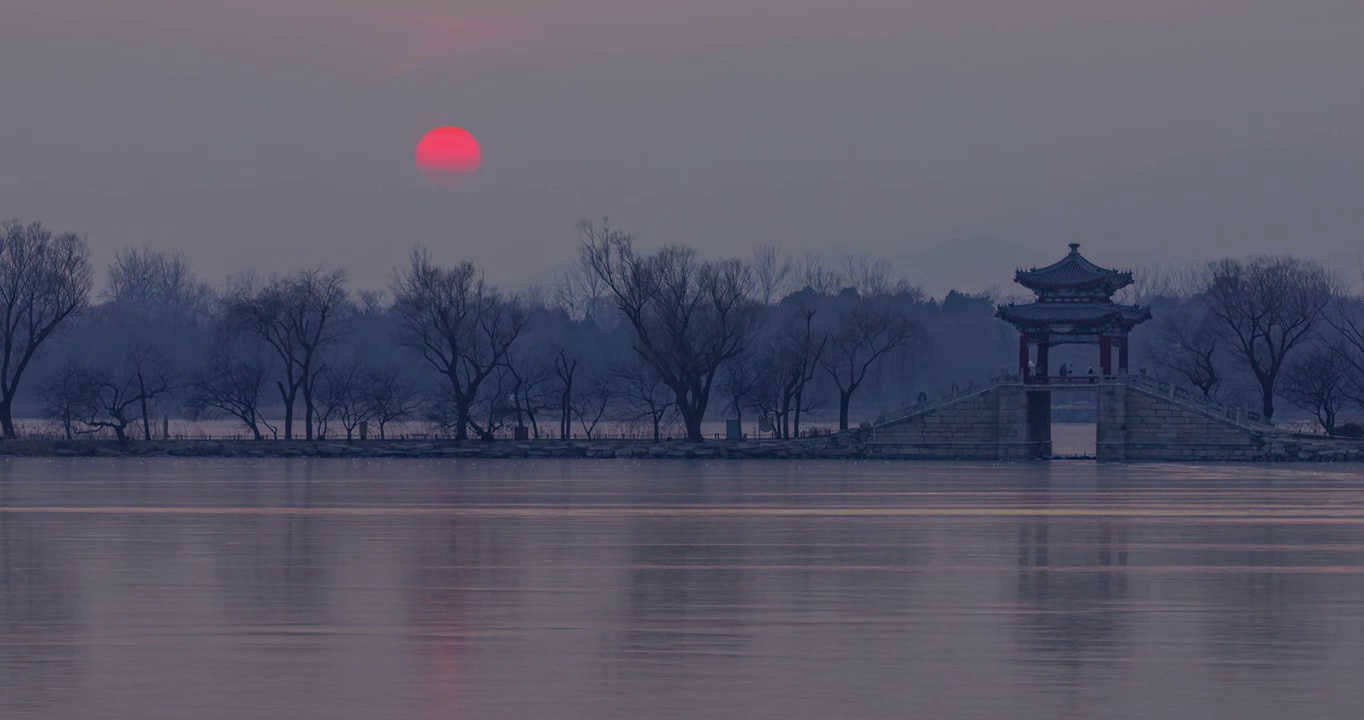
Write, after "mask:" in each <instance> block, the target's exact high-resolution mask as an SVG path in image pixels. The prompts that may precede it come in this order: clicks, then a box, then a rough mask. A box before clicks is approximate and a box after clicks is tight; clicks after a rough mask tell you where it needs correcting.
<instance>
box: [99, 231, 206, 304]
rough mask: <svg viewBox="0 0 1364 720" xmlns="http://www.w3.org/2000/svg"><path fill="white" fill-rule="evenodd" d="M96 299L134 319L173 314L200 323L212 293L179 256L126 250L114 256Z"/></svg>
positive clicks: (183, 258) (138, 249)
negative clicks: (127, 313) (107, 275)
mask: <svg viewBox="0 0 1364 720" xmlns="http://www.w3.org/2000/svg"><path fill="white" fill-rule="evenodd" d="M100 297H101V298H102V299H103V300H104V301H105V302H107V303H109V304H111V305H114V306H117V307H122V308H127V309H128V310H129V311H131V312H132V313H133V315H134V316H135V317H137V318H141V319H144V320H145V319H150V318H153V317H155V316H159V315H166V314H173V315H174V316H175V317H178V318H187V319H188V320H190V321H191V322H198V321H201V320H203V319H205V318H207V317H208V316H209V314H210V313H211V312H212V309H213V303H214V299H215V298H214V293H213V289H212V288H211V287H210V286H209V284H208V283H206V282H204V281H203V280H202V279H200V278H199V276H198V275H197V274H195V272H194V271H193V269H191V268H190V265H189V262H188V261H187V260H186V259H185V256H184V255H183V254H182V253H168V252H160V251H156V250H152V249H151V248H127V249H124V250H120V251H119V252H118V254H117V255H115V256H114V262H113V263H112V264H111V265H110V266H109V277H108V279H107V280H106V281H105V285H104V290H103V291H102V292H101V293H100Z"/></svg>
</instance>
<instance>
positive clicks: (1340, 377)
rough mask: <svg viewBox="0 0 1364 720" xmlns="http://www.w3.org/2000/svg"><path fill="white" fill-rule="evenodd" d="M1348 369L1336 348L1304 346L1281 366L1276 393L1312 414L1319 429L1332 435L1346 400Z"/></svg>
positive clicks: (1348, 379)
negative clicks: (1281, 375)
mask: <svg viewBox="0 0 1364 720" xmlns="http://www.w3.org/2000/svg"><path fill="white" fill-rule="evenodd" d="M1350 370H1351V368H1350V364H1349V362H1348V361H1347V360H1346V358H1345V355H1344V353H1343V352H1341V350H1340V349H1339V348H1334V347H1329V346H1326V345H1320V344H1318V345H1315V346H1313V347H1309V348H1305V349H1304V351H1303V352H1301V353H1299V354H1298V355H1296V356H1294V358H1293V359H1292V360H1291V361H1289V363H1288V365H1287V367H1285V368H1284V373H1283V382H1282V383H1281V384H1280V385H1281V387H1280V392H1281V393H1282V394H1283V396H1284V397H1285V398H1287V399H1288V401H1289V402H1291V403H1293V404H1294V405H1297V406H1298V407H1300V408H1302V409H1303V410H1306V411H1307V412H1310V413H1312V416H1313V417H1315V418H1316V419H1317V422H1318V423H1320V424H1321V428H1322V430H1325V431H1326V434H1327V435H1330V436H1332V437H1334V436H1335V434H1336V419H1337V418H1338V417H1339V415H1340V411H1341V410H1342V409H1344V407H1345V404H1346V402H1347V401H1348V400H1349V399H1350V398H1349V394H1350V392H1349V391H1350Z"/></svg>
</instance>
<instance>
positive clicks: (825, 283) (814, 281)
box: [796, 253, 843, 295]
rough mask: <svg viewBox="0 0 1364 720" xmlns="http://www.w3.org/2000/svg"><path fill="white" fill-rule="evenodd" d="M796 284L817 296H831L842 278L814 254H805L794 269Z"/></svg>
mask: <svg viewBox="0 0 1364 720" xmlns="http://www.w3.org/2000/svg"><path fill="white" fill-rule="evenodd" d="M796 282H797V283H798V284H799V285H800V286H801V287H802V288H809V289H810V290H813V291H814V292H815V294H817V295H833V294H834V293H836V292H838V291H839V286H840V285H841V284H842V283H843V277H842V276H841V275H839V273H838V271H837V270H834V269H831V268H830V267H829V266H828V264H827V263H825V262H824V258H822V257H820V256H818V255H816V254H814V253H806V254H805V256H804V257H802V258H801V260H800V264H799V265H798V266H797V267H796Z"/></svg>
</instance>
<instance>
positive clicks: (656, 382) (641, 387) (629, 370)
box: [615, 358, 676, 442]
mask: <svg viewBox="0 0 1364 720" xmlns="http://www.w3.org/2000/svg"><path fill="white" fill-rule="evenodd" d="M615 385H616V386H617V387H618V389H619V392H620V400H621V402H620V409H621V413H622V415H621V417H622V419H623V420H625V421H626V422H629V423H632V424H636V423H647V425H648V427H649V429H650V431H651V432H652V434H653V439H654V442H659V441H661V440H662V439H663V427H664V425H665V424H666V422H667V417H668V413H669V412H670V411H672V410H673V409H674V404H673V401H674V399H675V397H676V396H675V395H674V394H673V392H672V390H670V389H669V388H668V386H667V385H664V384H663V380H662V379H661V378H659V377H658V373H657V372H655V371H654V369H653V368H652V367H650V366H649V365H647V364H645V363H644V362H643V361H642V360H640V359H638V358H632V359H631V360H630V361H627V362H626V363H624V364H622V365H620V366H617V368H616V370H615Z"/></svg>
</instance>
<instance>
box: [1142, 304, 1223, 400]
mask: <svg viewBox="0 0 1364 720" xmlns="http://www.w3.org/2000/svg"><path fill="white" fill-rule="evenodd" d="M1190 304H1193V305H1194V306H1193V307H1190ZM1217 323H1218V320H1217V318H1215V317H1214V316H1213V315H1212V314H1211V313H1209V312H1208V311H1207V309H1206V308H1204V307H1203V306H1202V304H1201V303H1199V302H1197V301H1191V303H1186V304H1185V306H1184V307H1181V308H1179V309H1177V310H1174V311H1172V312H1168V313H1167V314H1166V315H1165V316H1164V317H1162V318H1161V319H1160V321H1159V325H1158V326H1157V338H1158V339H1157V343H1158V345H1157V349H1156V352H1155V361H1156V363H1158V364H1159V365H1160V366H1161V367H1164V368H1166V369H1168V370H1169V371H1170V372H1172V373H1174V374H1175V375H1177V376H1179V377H1180V378H1182V379H1184V380H1186V381H1188V382H1189V383H1190V384H1192V385H1193V386H1194V387H1196V388H1198V389H1199V390H1200V391H1202V393H1203V396H1204V397H1207V398H1211V397H1213V394H1214V393H1213V391H1214V389H1215V388H1216V387H1217V385H1218V383H1220V382H1221V381H1222V374H1221V371H1220V370H1219V368H1218V364H1219V362H1220V358H1221V356H1222V353H1221V352H1220V350H1221V349H1222V347H1223V338H1222V336H1221V335H1222V333H1221V332H1220V330H1221V328H1220V326H1219V325H1218V324H1217Z"/></svg>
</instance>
